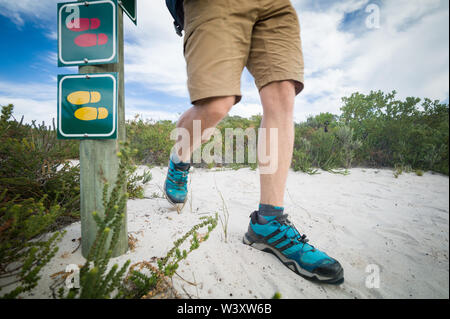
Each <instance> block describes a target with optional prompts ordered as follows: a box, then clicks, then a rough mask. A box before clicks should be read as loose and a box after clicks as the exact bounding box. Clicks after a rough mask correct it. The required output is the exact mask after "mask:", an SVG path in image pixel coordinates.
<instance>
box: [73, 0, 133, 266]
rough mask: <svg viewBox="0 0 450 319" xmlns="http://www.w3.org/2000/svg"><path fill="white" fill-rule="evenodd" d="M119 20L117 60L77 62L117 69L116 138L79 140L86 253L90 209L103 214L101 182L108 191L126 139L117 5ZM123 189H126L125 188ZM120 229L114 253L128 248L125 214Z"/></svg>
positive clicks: (91, 229)
mask: <svg viewBox="0 0 450 319" xmlns="http://www.w3.org/2000/svg"><path fill="white" fill-rule="evenodd" d="M117 14H118V21H117V22H118V24H117V34H118V39H117V41H118V63H116V64H105V65H89V66H80V67H79V73H104V72H117V73H118V101H117V102H118V103H117V104H118V138H117V140H82V141H80V169H81V173H80V174H81V176H80V192H81V253H82V255H83V256H84V257H87V255H88V254H89V250H90V248H91V246H92V244H93V242H94V239H95V236H96V235H97V227H96V224H95V220H94V218H93V217H92V212H94V211H95V212H97V213H98V214H99V216H103V215H104V213H105V209H104V207H103V203H102V196H103V195H102V192H103V186H104V182H108V184H109V185H110V187H109V191H110V192H111V190H112V188H113V186H114V183H115V182H116V178H117V173H118V170H119V158H118V157H117V153H118V152H119V146H120V145H119V142H121V141H125V139H126V131H125V95H124V93H125V91H124V89H125V85H124V82H125V81H124V47H123V10H122V8H121V7H120V6H118V8H117ZM122 192H123V193H125V192H126V189H125V188H124V189H123V190H122ZM124 213H125V220H124V222H123V227H122V229H121V232H120V235H119V239H118V243H117V245H116V248H115V250H114V251H113V257H117V256H120V255H123V254H124V253H126V251H127V250H128V231H127V214H126V207H125V212H124Z"/></svg>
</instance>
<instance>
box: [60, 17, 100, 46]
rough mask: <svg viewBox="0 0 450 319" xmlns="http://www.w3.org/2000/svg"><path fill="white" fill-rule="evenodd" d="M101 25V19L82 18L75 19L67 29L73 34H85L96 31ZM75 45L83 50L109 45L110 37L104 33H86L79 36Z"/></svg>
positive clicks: (67, 25)
mask: <svg viewBox="0 0 450 319" xmlns="http://www.w3.org/2000/svg"><path fill="white" fill-rule="evenodd" d="M100 24H101V22H100V19H97V18H93V19H88V18H80V19H74V20H73V21H71V22H70V23H67V24H66V27H67V29H69V30H70V31H73V32H84V31H88V30H96V29H98V28H99V27H100ZM74 43H75V45H77V46H79V47H82V48H88V47H93V46H98V45H105V44H107V43H108V36H107V35H106V34H104V33H99V34H97V33H84V34H81V35H79V36H77V37H76V38H75V40H74Z"/></svg>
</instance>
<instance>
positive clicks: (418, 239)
mask: <svg viewBox="0 0 450 319" xmlns="http://www.w3.org/2000/svg"><path fill="white" fill-rule="evenodd" d="M141 169H143V168H141ZM165 171H166V169H161V168H154V169H152V174H153V180H152V181H151V182H150V184H149V185H147V186H146V197H147V198H146V199H143V200H130V201H129V203H128V222H129V231H130V232H131V233H132V234H133V235H134V236H135V237H136V238H137V239H138V242H137V248H136V250H135V251H134V252H128V253H127V254H126V255H125V256H122V257H119V258H116V259H115V260H114V261H115V262H119V263H121V262H123V261H124V260H126V259H131V260H132V261H133V262H136V261H141V260H150V258H151V257H153V256H158V257H159V256H163V255H165V253H166V252H167V250H168V249H170V247H171V246H172V242H173V241H174V240H175V239H176V238H178V237H180V236H182V235H183V234H184V233H185V232H186V231H188V230H189V229H190V228H191V226H193V225H195V224H197V223H198V222H199V219H198V218H199V217H200V216H205V215H213V214H214V213H216V212H217V213H219V214H223V204H222V200H221V197H220V195H219V191H220V192H221V193H222V195H223V197H224V198H225V200H226V205H227V207H228V211H229V213H230V219H229V225H228V233H229V234H228V242H227V243H225V242H224V233H223V231H222V228H221V225H220V223H219V224H218V226H217V228H216V229H215V230H214V232H213V233H212V234H211V237H210V239H209V240H208V241H206V242H204V243H202V244H201V245H200V248H199V249H198V250H196V251H194V252H193V253H192V254H191V255H190V256H189V257H188V259H187V260H186V261H183V262H182V263H181V264H180V269H179V271H178V273H179V274H180V275H181V276H182V277H184V278H185V279H186V280H188V281H196V282H197V283H198V285H197V287H193V286H191V285H189V284H187V283H186V282H185V281H183V280H180V279H178V278H177V277H174V283H175V287H177V289H178V290H179V291H180V293H181V294H183V295H184V296H185V297H186V294H185V292H184V291H186V292H187V293H188V294H189V295H191V296H192V297H193V298H196V297H200V298H271V297H272V296H273V294H274V293H275V292H280V293H281V294H282V296H283V298H448V297H449V261H448V255H449V241H448V240H449V178H448V177H446V176H441V175H432V174H429V173H426V174H425V175H424V176H423V177H419V176H416V175H415V174H403V175H401V176H400V177H399V178H398V179H396V178H394V177H393V173H392V171H391V170H374V169H359V168H356V169H352V170H351V174H350V175H348V176H342V175H335V174H331V173H327V172H322V173H321V174H320V175H314V176H309V175H306V174H303V173H295V172H291V174H290V176H289V180H288V192H287V194H286V212H287V213H288V214H289V215H290V217H291V220H292V221H293V222H294V223H295V224H296V226H297V228H298V229H299V230H300V231H301V232H305V233H306V234H307V235H308V238H310V239H311V243H312V244H313V245H315V246H316V247H318V248H320V249H322V250H324V251H326V252H328V253H329V254H330V255H331V256H333V257H335V258H337V259H338V260H339V261H340V262H341V263H342V265H343V267H344V269H345V279H346V280H345V283H344V284H343V285H341V286H339V287H336V286H330V285H318V284H315V283H312V282H309V281H307V280H305V279H303V278H301V277H299V276H298V275H296V274H295V273H293V272H292V271H290V270H289V269H287V268H285V267H284V266H283V265H282V264H281V263H280V262H279V261H278V260H277V259H276V258H275V257H273V256H272V255H269V254H266V253H263V252H260V251H257V250H255V249H252V248H250V247H248V246H245V245H243V244H242V235H243V234H244V232H245V231H246V229H247V227H248V221H249V219H248V216H249V214H250V213H251V212H252V211H253V210H254V209H255V208H256V207H257V204H258V197H259V191H258V184H259V178H258V175H257V172H255V171H251V170H249V169H241V170H238V171H232V170H226V171H207V170H195V171H194V172H193V173H192V180H191V186H190V187H191V194H192V198H190V201H189V202H188V203H187V205H186V207H185V208H184V210H183V212H182V214H178V213H177V212H176V211H174V210H172V209H171V207H170V205H169V204H168V203H167V202H166V200H164V199H162V198H160V197H161V189H160V186H159V185H161V184H162V183H163V180H164V177H165ZM79 227H80V224H79V223H76V224H73V225H71V226H70V227H68V228H67V230H68V233H67V235H66V236H65V238H64V239H63V241H62V243H61V245H60V246H61V248H60V251H59V253H58V255H57V258H55V259H54V260H53V261H52V262H51V264H50V265H48V266H47V267H46V268H45V269H44V274H43V278H42V280H41V282H40V284H39V286H38V287H37V288H36V289H35V290H34V291H33V294H32V295H30V297H32V298H45V297H48V296H50V293H49V289H48V287H49V285H50V284H51V283H52V280H51V279H50V278H49V275H50V274H52V273H55V272H58V271H61V270H64V269H65V267H66V265H68V264H71V263H75V264H81V263H83V258H82V257H81V254H80V250H77V251H76V252H75V253H73V254H72V253H71V252H72V251H73V250H74V249H75V248H76V246H77V242H76V241H75V242H74V241H72V240H73V239H76V238H79V237H80V229H79ZM369 265H375V266H369ZM368 266H369V267H372V268H370V269H371V270H372V271H373V270H374V269H375V270H376V268H378V269H379V270H380V274H379V278H380V287H379V288H370V287H367V285H366V279H367V277H368V276H369V275H370V273H367V272H366V270H370V269H367V267H368ZM373 267H375V268H373ZM182 287H183V288H182ZM183 289H184V290H183Z"/></svg>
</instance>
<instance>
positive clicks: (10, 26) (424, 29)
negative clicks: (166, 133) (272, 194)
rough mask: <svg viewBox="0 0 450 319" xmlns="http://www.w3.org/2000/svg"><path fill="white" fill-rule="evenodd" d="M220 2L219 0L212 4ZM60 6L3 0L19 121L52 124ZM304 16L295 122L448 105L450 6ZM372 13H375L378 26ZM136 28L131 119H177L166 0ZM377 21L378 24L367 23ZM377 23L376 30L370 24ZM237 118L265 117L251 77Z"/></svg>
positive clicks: (352, 4) (177, 83)
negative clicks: (358, 101)
mask: <svg viewBox="0 0 450 319" xmlns="http://www.w3.org/2000/svg"><path fill="white" fill-rule="evenodd" d="M216 1H220V0H216ZM57 2H60V1H57V0H40V1H36V0H16V1H11V0H0V33H1V35H2V36H1V39H2V46H1V50H0V59H1V64H0V105H5V104H9V103H12V104H14V105H15V113H14V115H15V117H16V118H18V119H20V117H21V116H22V115H24V116H25V121H27V122H29V121H31V120H33V119H35V120H38V121H45V122H46V123H49V122H50V121H51V119H52V118H54V117H56V107H57V106H56V95H57V90H56V79H57V74H73V73H77V72H78V71H77V68H58V67H57V66H56V65H57V61H56V51H57V43H56V40H57V39H56V12H57V9H56V4H57ZM292 3H293V5H294V6H295V9H296V10H297V12H298V15H299V18H300V24H301V28H302V38H303V50H304V54H305V64H306V70H305V72H306V79H305V82H306V83H305V85H306V86H305V90H304V91H303V93H302V94H301V95H300V96H298V97H297V99H296V110H295V119H296V121H302V120H305V119H306V117H307V116H308V115H315V114H319V113H321V112H332V113H335V114H339V109H340V106H341V102H340V100H341V97H343V96H348V95H350V94H351V93H353V92H355V91H359V92H363V93H368V92H370V91H371V90H383V91H386V92H387V91H392V90H394V89H395V90H396V91H398V93H399V96H400V97H402V98H403V97H407V96H418V97H429V98H431V99H437V100H441V101H443V102H446V103H448V100H449V31H448V28H449V2H448V0H385V1H380V0H376V1H368V0H343V1H331V0H292ZM372 8H378V9H379V13H380V14H379V17H380V19H379V28H374V26H376V24H377V23H376V19H375V20H374V19H373V18H374V17H375V15H374V14H376V11H371V10H372ZM138 19H139V24H138V27H136V26H134V25H133V24H132V23H131V22H130V21H129V19H125V20H126V22H125V63H126V65H125V72H126V114H127V118H132V117H134V115H135V114H140V115H142V116H143V117H145V118H149V119H155V120H159V119H170V120H176V119H177V118H178V116H179V115H180V114H181V113H182V112H183V111H184V110H186V109H187V108H188V107H189V97H188V92H187V89H186V71H185V62H184V57H183V53H182V39H181V38H179V37H178V36H177V35H176V34H175V32H174V30H173V27H172V19H171V17H170V15H169V13H168V11H167V9H166V7H165V1H164V0H138ZM368 21H369V22H372V23H369V24H368ZM373 22H375V24H374V23H373ZM242 93H243V95H244V97H243V99H242V102H241V103H240V104H238V105H236V106H235V107H234V108H233V110H232V115H240V116H245V117H248V116H251V115H253V114H260V113H261V112H262V109H261V106H260V103H259V97H258V92H257V89H256V87H255V85H254V83H253V79H252V77H251V75H250V74H249V73H248V72H247V71H244V73H243V75H242Z"/></svg>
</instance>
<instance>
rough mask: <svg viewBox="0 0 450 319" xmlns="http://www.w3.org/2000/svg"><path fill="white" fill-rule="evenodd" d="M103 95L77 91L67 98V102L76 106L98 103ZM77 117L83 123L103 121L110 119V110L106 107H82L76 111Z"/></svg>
mask: <svg viewBox="0 0 450 319" xmlns="http://www.w3.org/2000/svg"><path fill="white" fill-rule="evenodd" d="M101 99H102V95H101V94H100V93H99V92H96V91H91V92H89V91H77V92H73V93H71V94H69V95H68V96H67V101H69V102H70V103H72V104H74V105H84V104H87V103H98V102H100V100H101ZM74 115H75V117H76V118H77V119H79V120H81V121H93V120H103V119H106V118H107V117H108V110H107V109H106V108H104V107H98V108H97V107H87V106H85V107H82V108H80V109H78V110H76V111H75V114H74Z"/></svg>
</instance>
